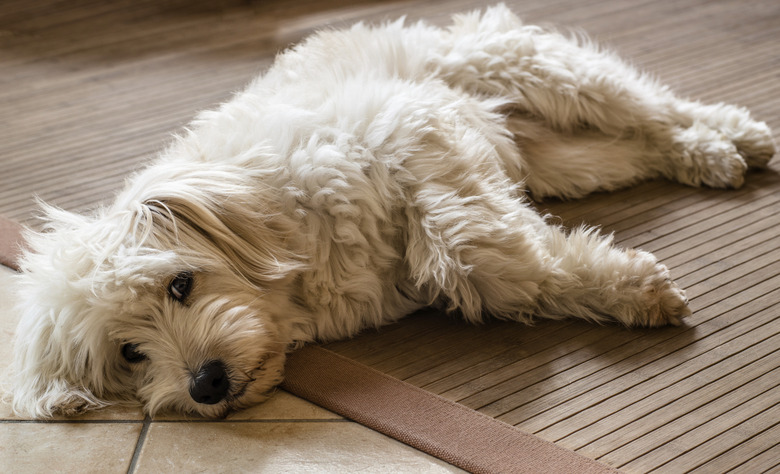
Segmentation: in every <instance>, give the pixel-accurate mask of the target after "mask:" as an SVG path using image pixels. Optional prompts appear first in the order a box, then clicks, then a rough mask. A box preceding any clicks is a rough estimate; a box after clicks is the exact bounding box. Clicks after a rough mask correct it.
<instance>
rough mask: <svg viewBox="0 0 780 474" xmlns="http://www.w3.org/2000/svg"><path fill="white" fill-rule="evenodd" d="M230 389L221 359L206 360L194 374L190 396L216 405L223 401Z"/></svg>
mask: <svg viewBox="0 0 780 474" xmlns="http://www.w3.org/2000/svg"><path fill="white" fill-rule="evenodd" d="M229 390H230V380H229V379H228V375H227V370H226V369H225V364H223V363H222V361H219V360H212V361H209V362H206V363H205V364H204V365H203V366H202V367H201V368H200V370H199V371H198V372H197V373H195V374H193V376H192V385H190V396H191V397H192V399H193V400H195V401H196V402H198V403H203V404H205V405H214V404H216V403H219V402H221V401H222V400H224V399H225V396H227V394H228V391H229Z"/></svg>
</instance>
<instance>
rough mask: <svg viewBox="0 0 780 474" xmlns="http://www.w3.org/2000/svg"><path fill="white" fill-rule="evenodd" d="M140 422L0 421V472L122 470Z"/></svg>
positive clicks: (134, 440)
mask: <svg viewBox="0 0 780 474" xmlns="http://www.w3.org/2000/svg"><path fill="white" fill-rule="evenodd" d="M140 432H141V423H23V422H22V423H13V422H5V423H0V472H12V473H15V474H22V473H39V472H80V473H81V472H83V473H88V472H95V473H98V472H99V473H113V472H117V473H120V472H121V473H124V472H127V469H128V467H129V466H130V461H131V459H132V457H133V452H134V451H135V447H136V444H137V441H138V435H139V434H140Z"/></svg>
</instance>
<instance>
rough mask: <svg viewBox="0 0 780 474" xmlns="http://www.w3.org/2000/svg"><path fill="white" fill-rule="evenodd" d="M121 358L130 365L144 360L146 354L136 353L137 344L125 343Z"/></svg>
mask: <svg viewBox="0 0 780 474" xmlns="http://www.w3.org/2000/svg"><path fill="white" fill-rule="evenodd" d="M122 357H124V358H125V360H126V361H128V362H130V363H131V364H137V363H139V362H141V361H144V360H146V354H144V353H143V352H139V351H138V344H131V343H127V344H124V345H123V346H122Z"/></svg>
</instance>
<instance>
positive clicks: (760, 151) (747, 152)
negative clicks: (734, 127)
mask: <svg viewBox="0 0 780 474" xmlns="http://www.w3.org/2000/svg"><path fill="white" fill-rule="evenodd" d="M734 145H736V147H737V150H738V151H739V154H740V155H742V157H743V158H744V159H745V161H746V162H747V164H748V166H750V167H751V168H766V165H767V164H769V161H770V160H771V159H772V157H773V156H775V153H777V145H776V144H775V140H774V138H773V137H772V131H771V130H770V129H769V126H768V125H767V124H766V123H764V122H754V121H752V120H751V121H750V122H748V123H746V124H745V126H744V127H743V128H742V129H741V133H739V134H738V135H737V136H735V137H734Z"/></svg>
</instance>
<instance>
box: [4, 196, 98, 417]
mask: <svg viewBox="0 0 780 474" xmlns="http://www.w3.org/2000/svg"><path fill="white" fill-rule="evenodd" d="M47 212H48V213H49V214H50V218H51V216H52V214H57V213H59V214H61V216H60V217H63V218H65V219H69V220H70V221H71V222H63V221H61V222H59V223H58V224H56V225H55V224H53V223H52V222H50V223H49V224H48V225H49V227H50V228H49V229H48V232H42V233H34V232H27V235H26V241H27V244H28V249H27V250H26V251H25V252H24V254H23V256H22V258H21V261H20V266H21V269H22V273H21V274H19V275H18V276H16V277H15V278H16V283H17V284H16V285H15V289H16V292H17V302H16V307H15V309H16V311H17V313H18V314H20V315H21V319H20V322H19V324H18V327H17V331H16V336H15V341H14V342H15V344H14V364H13V366H12V367H13V369H12V370H13V374H12V381H13V387H12V389H11V391H10V395H11V396H12V398H13V400H12V408H13V410H14V412H16V413H17V414H18V415H21V416H32V417H34V418H45V417H50V416H52V415H53V414H55V413H60V414H64V415H74V414H78V413H81V412H83V411H85V410H87V409H90V408H99V407H101V406H105V405H106V404H107V402H105V401H103V400H101V399H100V398H99V397H98V396H96V395H95V393H94V390H95V389H96V388H97V389H98V390H99V389H101V388H102V387H103V382H102V379H103V374H104V368H105V367H104V365H103V364H104V363H105V361H104V357H105V356H104V355H102V352H103V351H104V350H105V348H104V347H103V346H102V345H103V344H106V343H107V341H105V335H104V334H103V332H102V331H101V329H102V328H101V327H97V326H96V325H94V324H89V323H90V321H89V315H88V314H87V313H88V312H89V309H88V308H87V303H86V301H85V300H84V298H83V294H84V292H83V291H82V290H83V289H84V288H83V286H84V285H87V283H86V280H85V279H83V278H80V277H79V271H78V270H79V269H80V267H84V266H85V262H86V261H87V260H88V259H87V258H86V257H85V255H84V251H83V250H81V249H80V248H79V247H78V246H76V247H73V248H67V249H65V248H61V247H59V246H58V242H61V240H62V239H59V238H58V235H61V234H67V233H71V232H73V231H74V227H78V226H79V225H81V224H82V222H81V220H82V219H84V218H83V217H82V216H77V215H75V214H70V213H66V212H65V211H59V210H55V209H49V210H48V211H47ZM77 221H78V222H77ZM55 226H57V227H59V228H58V229H55V228H54V227H55ZM64 269H65V270H68V271H67V272H66V271H64ZM68 275H70V277H69V276H68Z"/></svg>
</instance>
